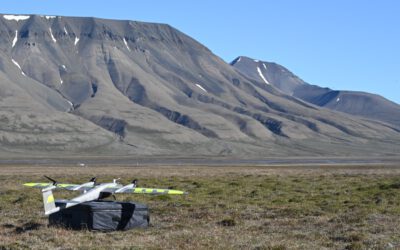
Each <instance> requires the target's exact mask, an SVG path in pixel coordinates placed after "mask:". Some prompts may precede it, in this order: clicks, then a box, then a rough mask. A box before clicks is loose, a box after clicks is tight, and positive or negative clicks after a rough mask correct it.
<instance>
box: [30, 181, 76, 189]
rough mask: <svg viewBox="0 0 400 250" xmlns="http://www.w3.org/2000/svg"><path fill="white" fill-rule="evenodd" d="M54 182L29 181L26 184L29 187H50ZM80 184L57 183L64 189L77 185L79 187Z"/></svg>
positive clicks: (58, 186)
mask: <svg viewBox="0 0 400 250" xmlns="http://www.w3.org/2000/svg"><path fill="white" fill-rule="evenodd" d="M52 185H53V184H52V183H44V182H28V183H24V186H27V187H34V188H42V189H43V188H46V187H50V186H52ZM78 186H79V185H76V184H66V183H57V186H56V187H57V188H64V189H68V190H72V189H74V188H76V187H78Z"/></svg>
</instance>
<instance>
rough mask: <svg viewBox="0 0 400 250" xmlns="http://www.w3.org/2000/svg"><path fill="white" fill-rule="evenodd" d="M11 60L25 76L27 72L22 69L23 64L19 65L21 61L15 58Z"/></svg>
mask: <svg viewBox="0 0 400 250" xmlns="http://www.w3.org/2000/svg"><path fill="white" fill-rule="evenodd" d="M11 61H12V62H13V63H14V64H15V66H17V67H18V68H19V69H20V70H21V74H22V75H23V76H25V73H24V71H22V69H21V66H20V65H19V63H18V62H17V61H15V60H14V59H11Z"/></svg>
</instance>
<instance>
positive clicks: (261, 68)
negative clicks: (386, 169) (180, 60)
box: [231, 56, 400, 128]
mask: <svg viewBox="0 0 400 250" xmlns="http://www.w3.org/2000/svg"><path fill="white" fill-rule="evenodd" d="M231 65H232V66H234V67H235V68H236V69H237V70H238V71H239V72H240V73H242V74H244V75H246V76H248V77H250V78H253V79H256V80H257V81H264V82H265V81H267V82H268V83H269V84H271V85H272V86H274V87H276V88H278V89H279V90H281V91H282V92H284V93H286V94H288V95H291V96H294V97H297V98H299V99H301V100H303V101H306V102H309V103H312V104H315V105H318V106H320V107H325V108H328V109H331V110H336V111H340V112H344V113H348V114H351V115H357V116H361V117H364V118H368V119H374V120H377V121H381V122H385V123H389V124H392V125H394V126H397V127H399V128H400V105H398V104H396V103H394V102H391V101H389V100H387V99H385V98H383V97H381V96H379V95H375V94H370V93H365V92H358V91H342V90H332V89H329V88H322V87H319V86H316V85H311V84H308V83H306V82H304V81H303V80H301V79H300V78H299V77H297V76H296V75H294V74H293V73H292V72H290V71H289V70H288V69H286V68H285V67H283V66H281V65H279V64H276V63H271V62H264V61H260V60H254V59H251V58H248V57H244V56H240V57H238V58H236V59H235V60H233V61H232V62H231Z"/></svg>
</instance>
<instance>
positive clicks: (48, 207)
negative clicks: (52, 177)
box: [42, 186, 60, 215]
mask: <svg viewBox="0 0 400 250" xmlns="http://www.w3.org/2000/svg"><path fill="white" fill-rule="evenodd" d="M55 188H56V186H50V187H48V188H45V189H42V194H43V204H44V214H45V215H50V214H52V213H55V212H57V211H59V210H60V207H57V206H56V203H55V200H54V196H53V189H55Z"/></svg>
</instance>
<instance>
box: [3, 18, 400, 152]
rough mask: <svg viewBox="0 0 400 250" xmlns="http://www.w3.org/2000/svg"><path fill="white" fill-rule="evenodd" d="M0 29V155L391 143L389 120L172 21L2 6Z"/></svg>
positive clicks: (327, 148) (349, 148)
mask: <svg viewBox="0 0 400 250" xmlns="http://www.w3.org/2000/svg"><path fill="white" fill-rule="evenodd" d="M0 34H1V36H0V156H3V157H6V156H7V157H10V156H15V157H21V156H29V155H33V156H40V155H45V156H56V157H59V156H61V157H68V156H74V155H78V156H79V155H93V156H132V155H135V156H157V157H160V156H163V157H165V156H168V157H178V156H179V157H194V156H196V157H208V156H227V157H237V158H256V157H257V158H263V157H271V156H317V155H321V156H327V155H329V156H336V155H341V156H354V155H393V154H397V153H398V151H399V150H398V149H399V144H400V140H399V139H400V130H399V129H397V128H395V127H394V126H391V125H388V124H386V123H381V122H377V121H368V120H365V119H360V118H359V117H355V116H351V115H347V114H343V113H340V112H335V111H331V110H328V109H323V108H320V107H318V106H315V105H312V104H309V103H307V102H304V101H301V100H299V99H298V98H295V97H293V96H291V95H287V94H285V93H283V92H282V91H280V90H279V89H278V88H276V87H274V86H272V85H271V84H266V83H265V81H264V79H262V80H261V81H260V79H257V78H254V77H249V76H245V75H243V74H241V73H239V72H238V71H236V70H235V69H234V67H232V66H231V65H229V64H227V63H225V62H224V61H223V60H221V59H220V58H219V57H218V56H216V55H214V54H213V53H212V52H211V51H210V50H209V49H208V48H206V47H205V46H204V45H202V44H200V43H199V42H197V41H195V40H194V39H192V38H190V37H189V36H187V35H185V34H183V33H182V32H180V31H178V30H176V29H174V28H173V27H171V26H169V25H165V24H153V23H142V22H135V21H121V20H106V19H99V18H83V17H61V16H40V15H0ZM294 80H295V79H294Z"/></svg>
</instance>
